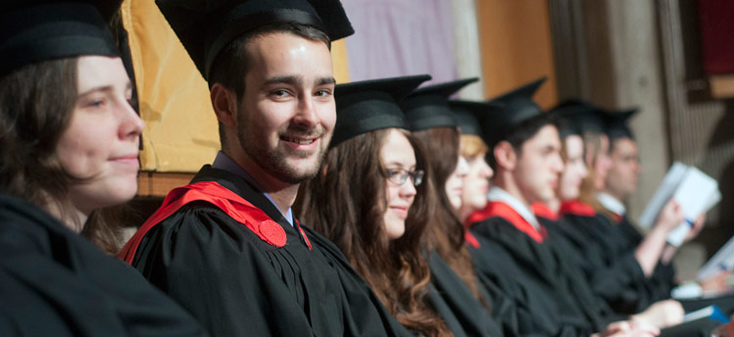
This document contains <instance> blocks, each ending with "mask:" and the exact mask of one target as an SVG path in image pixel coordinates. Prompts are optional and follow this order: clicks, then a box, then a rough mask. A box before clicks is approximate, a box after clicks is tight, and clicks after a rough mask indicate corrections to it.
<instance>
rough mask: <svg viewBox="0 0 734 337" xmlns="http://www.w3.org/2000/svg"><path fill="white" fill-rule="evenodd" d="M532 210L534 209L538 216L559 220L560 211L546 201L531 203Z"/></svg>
mask: <svg viewBox="0 0 734 337" xmlns="http://www.w3.org/2000/svg"><path fill="white" fill-rule="evenodd" d="M530 210H531V211H533V213H534V214H535V215H536V216H539V217H543V218H546V219H548V220H553V221H557V220H558V213H556V212H554V211H553V210H552V209H550V207H548V205H547V204H546V203H544V202H540V201H536V202H534V203H532V204H530Z"/></svg>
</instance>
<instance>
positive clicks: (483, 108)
mask: <svg viewBox="0 0 734 337" xmlns="http://www.w3.org/2000/svg"><path fill="white" fill-rule="evenodd" d="M449 106H451V110H453V111H454V114H455V115H456V120H457V121H458V123H459V127H460V128H461V134H462V135H474V136H478V137H481V138H482V139H483V140H484V141H485V143H486V137H485V135H483V134H482V130H484V129H486V128H487V127H486V126H484V127H483V125H484V124H486V123H490V122H491V120H492V115H493V114H496V113H498V112H500V111H501V110H502V108H503V106H502V105H499V104H496V103H490V102H474V101H462V100H453V101H450V102H449Z"/></svg>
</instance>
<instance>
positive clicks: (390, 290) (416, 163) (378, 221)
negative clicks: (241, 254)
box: [294, 76, 451, 336]
mask: <svg viewBox="0 0 734 337" xmlns="http://www.w3.org/2000/svg"><path fill="white" fill-rule="evenodd" d="M428 78H430V77H428V76H413V77H405V78H392V79H382V80H372V81H363V82H355V83H348V84H343V85H339V86H337V87H336V89H335V99H336V105H337V123H336V126H335V129H334V136H333V138H332V140H331V144H330V150H329V151H328V153H327V154H326V158H325V160H324V164H323V168H322V172H321V174H319V175H317V176H316V177H315V178H314V179H313V180H312V181H309V182H308V183H305V184H303V185H302V186H301V190H300V191H299V200H297V201H296V205H295V206H294V208H295V209H296V211H297V212H298V214H299V216H300V218H301V219H302V220H303V221H304V223H309V224H312V225H313V226H314V230H316V231H317V232H320V233H321V234H323V235H324V236H326V237H327V238H328V239H329V240H331V241H332V242H334V243H335V244H336V246H338V247H339V249H341V251H342V252H343V253H344V255H345V256H346V257H347V259H348V260H349V261H350V263H351V264H352V266H353V267H354V269H355V270H356V271H357V272H358V273H359V274H360V275H361V276H362V277H364V279H365V280H366V281H367V282H368V283H369V284H370V286H371V287H372V289H373V290H374V292H375V293H376V294H377V297H378V298H379V299H380V300H381V301H382V303H383V304H384V305H385V307H387V309H388V311H389V312H390V313H391V314H392V315H393V316H395V318H397V320H398V321H399V322H400V323H401V324H402V325H403V326H404V327H405V328H407V330H409V331H410V333H412V334H417V335H424V336H447V335H450V333H451V332H450V330H449V327H448V325H447V323H446V322H444V319H443V318H442V317H441V315H439V313H438V312H437V309H436V308H435V307H434V305H435V304H433V303H431V302H429V297H428V295H429V282H430V271H429V269H428V263H427V261H426V260H425V259H424V256H423V251H422V246H421V242H422V238H423V236H424V233H425V231H426V224H427V216H428V209H429V207H430V203H429V202H430V195H431V194H430V188H431V187H430V184H424V183H422V180H423V174H424V171H423V170H425V169H426V162H425V157H424V155H425V154H424V152H423V151H422V149H421V148H420V147H419V145H418V144H417V142H416V141H415V139H414V137H413V136H412V135H411V134H410V133H409V132H408V131H407V124H406V123H405V120H404V116H403V112H402V111H401V110H400V108H399V107H398V105H397V104H396V102H397V101H399V100H400V99H402V98H403V97H405V96H406V95H407V94H409V93H410V92H411V91H412V90H414V89H415V88H416V87H417V86H418V85H419V84H420V83H422V82H424V81H425V80H427V79H428ZM439 305H440V304H439Z"/></svg>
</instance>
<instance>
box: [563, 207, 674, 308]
mask: <svg viewBox="0 0 734 337" xmlns="http://www.w3.org/2000/svg"><path fill="white" fill-rule="evenodd" d="M561 212H562V214H563V216H562V220H561V221H562V223H560V224H557V226H555V228H556V229H557V230H558V231H559V232H560V233H563V235H565V236H566V237H567V238H568V240H569V241H570V242H571V243H572V244H573V246H574V248H575V249H577V250H578V251H579V252H581V253H583V254H585V256H586V257H587V258H586V260H587V262H588V263H589V266H588V268H587V273H588V279H589V282H590V283H591V284H592V287H593V288H594V290H595V291H596V293H597V294H599V295H600V296H602V297H603V298H604V299H605V300H606V301H607V302H608V303H609V304H610V305H611V306H612V307H613V308H614V309H615V310H616V311H618V312H622V313H627V314H633V313H637V312H640V311H643V310H645V309H646V308H647V307H649V306H650V305H651V304H653V303H655V302H657V301H660V300H665V299H668V298H670V290H671V289H672V286H673V284H674V282H673V279H674V276H675V270H674V269H673V267H672V265H663V264H660V263H659V264H658V265H657V266H656V267H655V270H654V271H653V273H652V275H650V277H646V276H645V274H644V272H643V271H642V268H641V267H640V265H639V263H638V262H637V259H636V258H635V255H634V254H635V250H636V248H637V246H638V245H639V244H640V242H642V239H643V238H642V236H641V235H640V234H639V232H637V230H636V229H635V228H634V226H632V224H631V223H629V221H626V218H620V219H622V220H623V221H621V222H619V223H618V224H617V225H615V224H613V223H612V220H611V219H608V218H607V217H605V216H604V215H601V214H598V213H597V212H596V211H595V210H594V209H593V208H592V207H591V206H589V205H586V204H583V203H581V202H578V201H574V202H569V203H564V204H563V206H562V208H561Z"/></svg>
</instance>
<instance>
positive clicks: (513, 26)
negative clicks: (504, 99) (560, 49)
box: [476, 0, 558, 108]
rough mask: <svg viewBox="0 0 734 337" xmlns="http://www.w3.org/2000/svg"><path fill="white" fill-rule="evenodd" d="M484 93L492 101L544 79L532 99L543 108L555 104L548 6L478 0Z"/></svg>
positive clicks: (537, 1)
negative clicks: (528, 83) (546, 77)
mask: <svg viewBox="0 0 734 337" xmlns="http://www.w3.org/2000/svg"><path fill="white" fill-rule="evenodd" d="M476 6H477V13H478V21H479V29H480V36H481V41H482V42H481V44H482V68H483V72H484V81H485V85H484V92H485V95H486V97H487V98H492V97H495V96H497V95H499V94H502V93H504V92H507V91H509V90H511V89H513V88H515V87H517V86H519V85H521V84H524V83H527V82H530V81H532V80H535V79H536V78H538V77H541V76H544V75H545V76H548V81H547V82H546V83H545V84H544V85H543V86H542V87H541V89H540V90H539V91H538V93H537V94H536V95H535V100H536V101H537V102H538V103H539V104H540V105H541V106H542V107H544V108H549V107H551V106H553V105H554V104H556V103H557V100H558V99H557V88H556V81H555V69H554V61H553V45H552V40H551V28H550V18H549V12H548V3H547V2H546V1H541V0H513V1H507V0H478V1H477V3H476Z"/></svg>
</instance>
